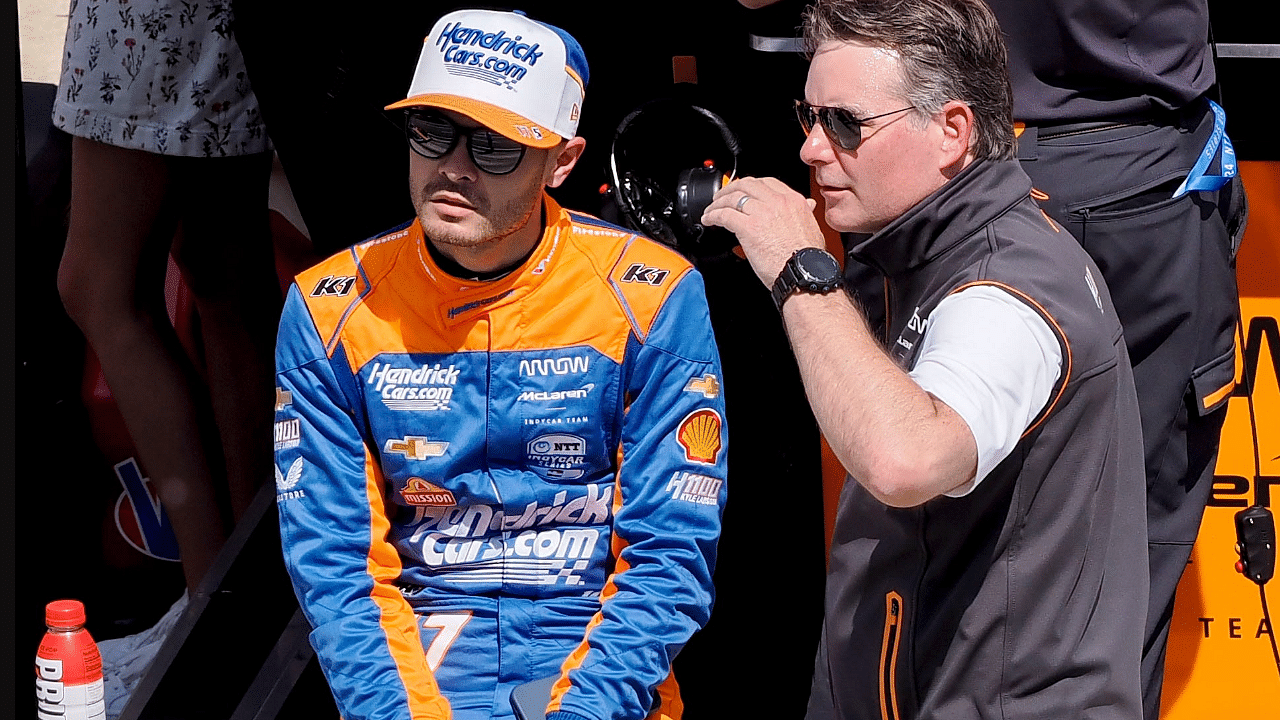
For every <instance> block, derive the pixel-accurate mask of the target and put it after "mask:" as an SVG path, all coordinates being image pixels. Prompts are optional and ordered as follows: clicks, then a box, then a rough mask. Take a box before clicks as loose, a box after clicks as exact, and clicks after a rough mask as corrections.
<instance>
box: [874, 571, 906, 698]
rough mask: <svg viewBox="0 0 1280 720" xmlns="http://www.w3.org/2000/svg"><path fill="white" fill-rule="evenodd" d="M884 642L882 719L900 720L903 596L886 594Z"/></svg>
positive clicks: (881, 681)
mask: <svg viewBox="0 0 1280 720" xmlns="http://www.w3.org/2000/svg"><path fill="white" fill-rule="evenodd" d="M884 600H885V614H884V642H883V644H882V645H881V648H880V683H879V685H880V717H881V719H882V720H898V718H899V715H898V680H897V670H898V646H899V645H900V644H901V642H902V596H901V595H899V594H898V593H896V592H889V593H886V594H885V596H884Z"/></svg>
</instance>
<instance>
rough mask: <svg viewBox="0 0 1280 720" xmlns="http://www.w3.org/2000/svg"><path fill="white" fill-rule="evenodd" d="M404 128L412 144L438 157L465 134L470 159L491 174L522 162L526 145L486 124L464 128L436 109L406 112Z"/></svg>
mask: <svg viewBox="0 0 1280 720" xmlns="http://www.w3.org/2000/svg"><path fill="white" fill-rule="evenodd" d="M404 132H405V136H406V137H407V138H408V139H409V147H411V148H413V151H414V152H416V153H418V154H419V155H421V156H422V157H425V158H429V159H431V160H439V159H440V158H442V157H444V156H445V155H448V154H449V152H450V151H451V150H453V148H454V146H455V145H457V144H458V139H459V138H461V137H466V139H467V154H468V155H470V156H471V162H473V163H475V166H476V167H478V168H480V169H481V170H483V171H484V172H486V173H489V174H490V175H506V174H507V173H510V172H512V171H513V170H515V169H516V168H517V167H519V166H520V161H521V160H523V159H524V151H525V146H524V145H521V144H520V143H518V142H516V141H515V140H512V139H510V138H508V137H504V136H503V135H501V134H499V133H496V132H494V131H492V130H490V129H489V128H486V127H474V128H462V127H459V126H458V125H457V124H455V123H454V122H453V121H451V120H449V118H447V117H445V116H444V115H442V114H440V113H438V112H434V111H428V112H423V111H413V110H410V111H408V112H406V113H405V117H404Z"/></svg>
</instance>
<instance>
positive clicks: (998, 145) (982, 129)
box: [804, 0, 1038, 160]
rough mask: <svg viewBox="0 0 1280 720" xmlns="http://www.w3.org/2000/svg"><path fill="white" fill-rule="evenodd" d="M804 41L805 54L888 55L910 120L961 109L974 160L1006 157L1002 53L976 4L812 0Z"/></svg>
mask: <svg viewBox="0 0 1280 720" xmlns="http://www.w3.org/2000/svg"><path fill="white" fill-rule="evenodd" d="M1027 1H1028V2H1035V1H1038V0H1027ZM804 37H805V44H806V46H807V47H808V49H809V52H811V53H812V52H814V51H815V50H817V48H818V46H819V45H820V44H822V43H824V42H828V41H836V42H850V41H857V42H862V43H866V44H868V45H872V46H876V47H883V48H886V49H888V50H892V51H893V52H894V53H896V54H897V56H898V58H899V60H900V63H901V67H902V75H903V77H902V78H901V82H902V94H903V96H904V97H906V99H907V100H908V102H910V103H911V104H912V105H913V106H914V107H915V108H916V112H917V113H919V114H921V115H925V116H927V115H933V114H934V113H937V112H938V111H940V110H941V109H942V106H943V105H946V104H947V103H948V102H950V101H952V100H959V101H961V102H964V103H965V104H967V105H968V106H969V107H970V108H971V109H972V110H973V114H974V118H975V122H974V138H973V141H972V143H971V145H970V147H971V149H972V150H973V153H974V156H975V157H976V158H978V159H984V158H985V159H991V160H1010V159H1012V158H1013V157H1014V155H1015V147H1016V145H1015V141H1014V135H1013V91H1012V89H1011V88H1010V86H1009V71H1008V51H1007V49H1006V48H1005V44H1004V35H1003V34H1002V33H1001V32H1000V25H999V23H998V22H997V21H996V17H995V15H994V14H993V13H992V12H991V8H989V7H988V6H987V4H986V3H985V2H983V1H982V0H817V1H816V2H815V3H814V4H813V5H811V6H810V7H809V9H808V10H807V11H806V13H805V18H804Z"/></svg>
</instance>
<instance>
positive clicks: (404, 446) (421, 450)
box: [382, 435, 449, 460]
mask: <svg viewBox="0 0 1280 720" xmlns="http://www.w3.org/2000/svg"><path fill="white" fill-rule="evenodd" d="M448 449H449V443H447V442H436V441H432V440H428V439H426V438H424V437H419V436H415V435H408V436H406V437H405V439H403V440H387V444H386V445H384V446H383V447H382V451H383V452H387V453H392V454H394V455H403V456H405V457H407V458H409V459H410V460H426V459H427V458H433V457H440V456H442V455H444V451H445V450H448Z"/></svg>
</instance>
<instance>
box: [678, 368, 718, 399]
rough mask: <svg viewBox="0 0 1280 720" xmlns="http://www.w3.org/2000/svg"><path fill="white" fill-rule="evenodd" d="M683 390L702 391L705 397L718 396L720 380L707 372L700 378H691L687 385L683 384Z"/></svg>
mask: <svg viewBox="0 0 1280 720" xmlns="http://www.w3.org/2000/svg"><path fill="white" fill-rule="evenodd" d="M684 390H685V392H696V393H702V396H703V397H705V398H715V397H719V396H720V381H719V380H717V379H716V376H715V375H712V374H711V373H707V374H706V375H703V376H702V377H700V378H693V379H692V380H690V381H689V384H688V385H685V386H684Z"/></svg>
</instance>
